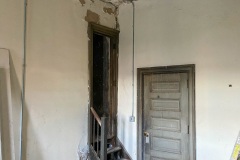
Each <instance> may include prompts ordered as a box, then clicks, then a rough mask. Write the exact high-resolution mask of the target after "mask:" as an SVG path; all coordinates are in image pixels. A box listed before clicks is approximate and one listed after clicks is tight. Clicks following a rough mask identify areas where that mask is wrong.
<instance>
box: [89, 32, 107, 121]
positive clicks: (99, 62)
mask: <svg viewBox="0 0 240 160" xmlns="http://www.w3.org/2000/svg"><path fill="white" fill-rule="evenodd" d="M109 53H110V38H109V37H107V36H103V35H99V34H96V33H93V88H92V89H93V108H94V109H95V111H96V112H97V114H98V115H99V116H100V117H102V116H106V117H108V116H109V101H110V97H109V92H110V91H109V88H110V83H109V82H110V77H109V75H110V73H109V69H110V65H109V64H110V63H109V62H110V57H109V55H110V54H109Z"/></svg>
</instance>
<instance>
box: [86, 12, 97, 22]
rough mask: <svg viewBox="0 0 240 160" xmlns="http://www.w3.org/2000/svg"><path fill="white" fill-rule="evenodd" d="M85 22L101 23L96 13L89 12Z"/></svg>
mask: <svg viewBox="0 0 240 160" xmlns="http://www.w3.org/2000/svg"><path fill="white" fill-rule="evenodd" d="M85 21H87V22H94V23H99V22H100V16H99V15H98V14H97V13H95V12H92V11H90V10H87V15H86V16H85Z"/></svg>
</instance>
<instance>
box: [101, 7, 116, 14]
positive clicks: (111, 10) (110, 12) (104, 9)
mask: <svg viewBox="0 0 240 160" xmlns="http://www.w3.org/2000/svg"><path fill="white" fill-rule="evenodd" d="M103 11H104V12H105V13H108V14H114V15H116V14H117V10H116V9H112V8H108V7H104V8H103Z"/></svg>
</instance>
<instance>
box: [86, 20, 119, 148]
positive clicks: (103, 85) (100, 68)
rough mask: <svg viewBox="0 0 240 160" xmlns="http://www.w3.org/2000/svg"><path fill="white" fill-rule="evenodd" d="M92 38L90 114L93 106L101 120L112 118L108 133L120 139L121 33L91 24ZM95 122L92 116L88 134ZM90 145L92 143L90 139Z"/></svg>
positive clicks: (90, 43)
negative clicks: (117, 126) (117, 124)
mask: <svg viewBox="0 0 240 160" xmlns="http://www.w3.org/2000/svg"><path fill="white" fill-rule="evenodd" d="M88 35H89V39H90V41H89V113H90V108H91V107H93V108H94V109H95V110H96V112H97V113H98V114H99V116H100V117H102V116H104V115H105V116H106V117H108V118H109V122H108V133H109V135H112V136H116V135H117V133H116V132H117V128H116V122H117V119H116V114H117V84H118V83H117V79H118V39H119V31H117V30H114V29H111V28H108V27H104V26H100V25H97V24H93V23H89V28H88ZM89 115H90V114H89ZM91 119H92V117H90V116H89V123H88V126H89V134H88V135H91V132H92V131H91V126H92V124H91ZM88 142H89V144H90V142H91V137H90V136H89V137H88Z"/></svg>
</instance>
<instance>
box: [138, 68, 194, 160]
mask: <svg viewBox="0 0 240 160" xmlns="http://www.w3.org/2000/svg"><path fill="white" fill-rule="evenodd" d="M158 73H159V74H165V73H188V81H189V82H188V83H189V119H190V121H189V124H190V126H189V127H190V128H189V135H190V139H189V140H190V141H189V142H190V143H189V145H190V147H189V148H190V151H189V153H190V160H196V124H195V65H194V64H190V65H179V66H164V67H150V68H138V69H137V82H138V84H137V97H138V98H137V160H144V158H143V152H144V150H143V142H144V139H143V138H144V136H143V132H142V131H143V114H142V113H143V112H142V111H143V107H144V106H143V78H144V75H146V74H158Z"/></svg>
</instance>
